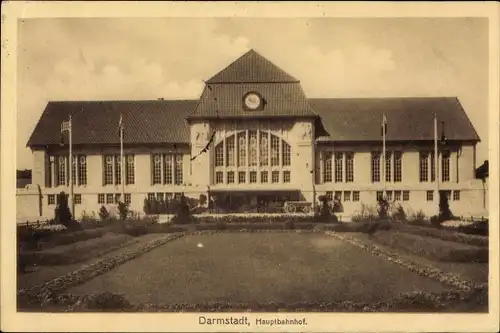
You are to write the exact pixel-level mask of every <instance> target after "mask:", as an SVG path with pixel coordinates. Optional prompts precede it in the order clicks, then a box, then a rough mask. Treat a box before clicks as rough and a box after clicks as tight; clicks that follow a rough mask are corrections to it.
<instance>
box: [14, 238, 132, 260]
mask: <svg viewBox="0 0 500 333" xmlns="http://www.w3.org/2000/svg"><path fill="white" fill-rule="evenodd" d="M131 239H132V237H131V236H128V235H120V234H113V233H107V234H105V235H103V236H102V237H97V238H93V239H88V240H85V241H80V242H75V243H72V244H67V245H62V246H57V247H55V248H51V249H48V250H42V251H28V252H21V253H20V254H19V256H20V258H19V259H20V260H23V262H24V263H26V265H53V266H57V265H69V264H74V263H77V262H81V261H85V260H88V259H91V258H95V257H99V256H102V255H104V254H106V253H108V252H111V251H114V250H117V249H119V248H122V247H124V246H128V245H130V242H129V241H130V240H131Z"/></svg>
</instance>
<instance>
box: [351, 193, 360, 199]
mask: <svg viewBox="0 0 500 333" xmlns="http://www.w3.org/2000/svg"><path fill="white" fill-rule="evenodd" d="M352 201H359V191H354V192H352Z"/></svg>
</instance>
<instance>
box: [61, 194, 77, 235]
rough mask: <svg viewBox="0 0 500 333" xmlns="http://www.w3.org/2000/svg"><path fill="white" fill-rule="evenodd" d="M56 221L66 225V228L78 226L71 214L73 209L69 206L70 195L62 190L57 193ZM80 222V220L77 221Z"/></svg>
mask: <svg viewBox="0 0 500 333" xmlns="http://www.w3.org/2000/svg"><path fill="white" fill-rule="evenodd" d="M55 220H56V223H58V224H62V225H64V226H65V227H66V228H68V229H69V228H77V226H76V224H75V223H72V222H74V221H73V217H72V216H71V211H70V210H69V206H68V195H67V194H66V193H64V191H63V192H61V193H59V194H58V195H57V206H56V208H55ZM76 223H78V222H76Z"/></svg>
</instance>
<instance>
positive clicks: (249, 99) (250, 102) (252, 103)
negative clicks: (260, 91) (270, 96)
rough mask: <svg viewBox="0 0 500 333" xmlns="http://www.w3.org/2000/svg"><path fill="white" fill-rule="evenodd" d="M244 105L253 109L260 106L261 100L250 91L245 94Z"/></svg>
mask: <svg viewBox="0 0 500 333" xmlns="http://www.w3.org/2000/svg"><path fill="white" fill-rule="evenodd" d="M244 102H245V106H246V107H247V108H249V109H250V110H255V109H257V108H258V107H259V106H260V103H261V100H260V96H259V95H257V94H256V93H250V94H248V95H246V96H245V100H244Z"/></svg>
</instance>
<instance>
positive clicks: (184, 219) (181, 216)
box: [172, 193, 192, 224]
mask: <svg viewBox="0 0 500 333" xmlns="http://www.w3.org/2000/svg"><path fill="white" fill-rule="evenodd" d="M172 222H173V223H177V224H188V223H191V222H192V218H191V210H190V208H189V205H188V204H187V200H186V197H185V196H184V193H182V195H181V200H180V203H179V205H178V206H177V212H176V215H175V216H174V217H173V218H172Z"/></svg>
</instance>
